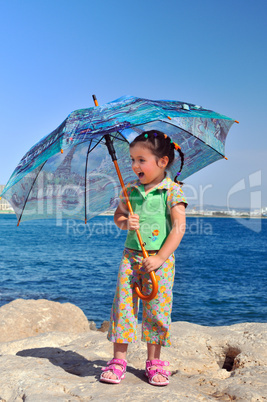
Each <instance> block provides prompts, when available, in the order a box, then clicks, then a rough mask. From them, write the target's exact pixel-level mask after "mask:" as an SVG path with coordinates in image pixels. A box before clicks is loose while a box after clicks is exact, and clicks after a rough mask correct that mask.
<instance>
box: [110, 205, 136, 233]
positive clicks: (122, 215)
mask: <svg viewBox="0 0 267 402" xmlns="http://www.w3.org/2000/svg"><path fill="white" fill-rule="evenodd" d="M114 222H115V224H116V225H117V226H118V227H119V228H120V229H122V230H136V229H139V215H137V214H133V215H130V214H129V210H128V208H127V206H126V205H125V204H123V202H122V201H120V203H119V205H118V207H117V209H116V211H115V214H114Z"/></svg>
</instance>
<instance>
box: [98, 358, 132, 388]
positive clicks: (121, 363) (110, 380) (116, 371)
mask: <svg viewBox="0 0 267 402" xmlns="http://www.w3.org/2000/svg"><path fill="white" fill-rule="evenodd" d="M115 364H118V365H119V366H121V367H122V370H120V369H117V368H116V367H115ZM126 367H127V361H126V360H123V359H112V360H110V361H109V362H107V367H103V368H102V371H103V372H105V371H112V373H113V374H115V375H116V376H117V378H116V379H114V378H105V377H103V374H104V373H102V374H101V376H100V381H102V382H108V383H109V384H119V383H120V382H121V380H123V379H124V377H125V372H126Z"/></svg>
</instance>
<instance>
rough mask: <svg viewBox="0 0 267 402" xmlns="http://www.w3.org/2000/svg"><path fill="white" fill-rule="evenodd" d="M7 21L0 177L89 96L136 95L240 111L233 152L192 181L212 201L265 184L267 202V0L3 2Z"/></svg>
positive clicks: (0, 46) (234, 198)
mask: <svg viewBox="0 0 267 402" xmlns="http://www.w3.org/2000/svg"><path fill="white" fill-rule="evenodd" d="M0 20H1V23H0V33H1V41H0V57H1V59H0V60H1V62H0V72H1V74H0V80H1V91H0V106H1V108H0V111H1V112H0V113H1V127H0V184H5V183H6V182H7V180H8V179H9V177H10V175H11V174H12V172H13V170H14V168H15V166H16V165H17V163H18V162H19V160H20V159H21V157H22V156H23V155H24V154H25V153H26V151H27V150H28V149H29V148H30V147H31V146H32V145H33V144H35V143H36V142H37V141H39V139H40V138H41V137H43V136H45V135H46V134H48V133H49V132H51V131H52V130H53V129H54V128H56V127H57V126H58V125H59V124H60V123H61V122H62V121H63V120H64V119H65V117H66V116H67V115H68V114H69V113H70V112H71V111H73V110H75V109H79V108H85V107H90V106H92V105H93V104H92V98H91V95H92V94H94V93H95V94H96V95H97V97H98V100H99V103H105V102H109V101H111V100H114V99H116V98H118V97H120V96H122V95H134V96H140V97H145V98H150V99H172V100H181V101H187V102H191V103H196V104H199V105H201V106H203V107H206V108H210V109H212V110H215V111H216V112H219V113H222V114H225V115H227V116H229V117H233V118H234V119H237V120H239V121H240V124H239V125H237V124H235V125H234V126H233V127H232V129H231V130H230V133H229V135H228V139H227V142H226V156H227V157H228V158H229V160H228V161H225V160H222V161H219V162H216V163H215V164H213V165H211V166H209V167H207V168H205V169H204V170H203V171H201V172H199V173H197V174H195V175H193V176H192V177H190V178H188V179H187V180H186V183H187V185H189V186H193V187H194V188H195V190H196V193H195V198H196V199H195V200H192V201H191V202H192V203H198V202H199V201H200V199H199V198H200V186H202V187H204V186H208V185H210V187H209V188H208V189H207V190H206V192H205V193H204V202H205V203H207V204H215V205H226V202H227V195H228V194H229V191H232V195H231V198H230V204H231V206H233V207H238V206H242V207H243V206H250V203H251V201H250V200H251V199H253V194H251V192H253V193H255V191H259V192H261V198H262V206H267V188H266V187H267V180H266V176H267V162H266V159H267V158H266V156H267V155H266V145H267V140H266V134H267V133H266V127H265V116H266V110H267V100H266V98H267V96H266V95H267V78H266V71H267V65H266V64H267V63H266V61H267V52H266V50H267V49H266V48H267V45H266V42H267V40H266V39H267V29H266V26H267V25H266V21H267V1H266V0H257V1H255V0H224V1H219V0H191V1H180V0H164V1H163V0H132V1H125V0H124V1H122V0H118V1H116V0H114V1H110V0H101V1H91V0H75V1H74V0H53V1H52V0H43V1H36V0H24V1H22V0H21V1H18V0H9V1H6V0H0ZM259 171H260V172H261V176H259V173H257V174H256V176H251V175H252V174H253V173H255V172H259ZM255 178H256V179H255ZM242 180H244V181H243V182H242V183H243V187H244V189H243V190H240V191H236V190H235V188H234V186H235V185H236V184H237V183H239V182H241V181H242ZM242 183H241V184H242ZM243 187H242V185H241V187H240V188H243ZM233 188H234V190H233ZM187 191H188V195H189V196H190V197H193V190H192V189H191V187H188V190H187ZM255 194H256V193H255ZM255 194H254V195H255ZM251 197H252V198H251Z"/></svg>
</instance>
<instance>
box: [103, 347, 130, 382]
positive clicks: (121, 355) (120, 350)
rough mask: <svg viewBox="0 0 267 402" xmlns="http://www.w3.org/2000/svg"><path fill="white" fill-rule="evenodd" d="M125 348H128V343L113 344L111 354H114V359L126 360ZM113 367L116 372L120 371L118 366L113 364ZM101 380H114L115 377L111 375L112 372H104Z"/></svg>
mask: <svg viewBox="0 0 267 402" xmlns="http://www.w3.org/2000/svg"><path fill="white" fill-rule="evenodd" d="M127 348H128V343H113V352H114V355H113V356H114V357H115V359H123V360H126V354H127ZM115 367H116V368H117V369H118V370H121V371H122V366H120V365H119V364H115ZM102 376H103V378H111V379H114V380H115V379H116V378H117V376H116V375H115V374H113V373H112V371H106V372H105V373H103V374H102Z"/></svg>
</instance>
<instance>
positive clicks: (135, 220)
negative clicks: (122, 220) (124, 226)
mask: <svg viewBox="0 0 267 402" xmlns="http://www.w3.org/2000/svg"><path fill="white" fill-rule="evenodd" d="M139 228H140V226H139V215H137V214H133V215H129V217H128V229H129V230H136V229H139Z"/></svg>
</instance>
